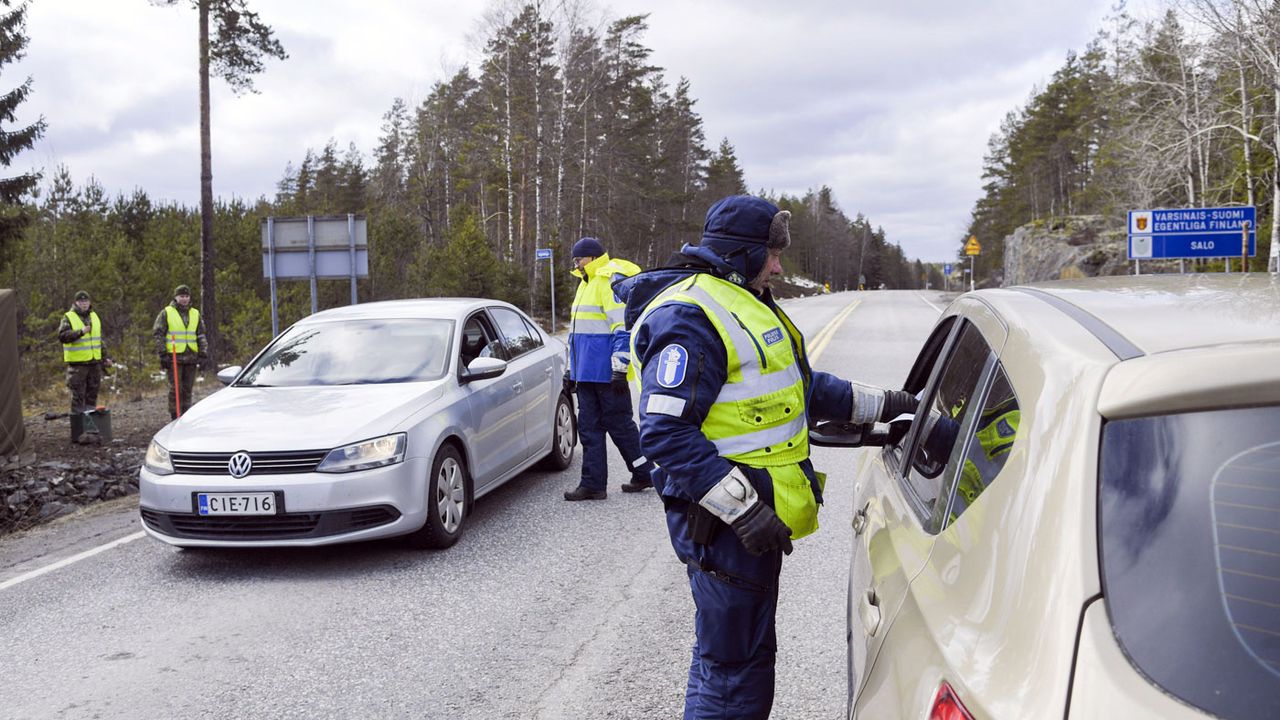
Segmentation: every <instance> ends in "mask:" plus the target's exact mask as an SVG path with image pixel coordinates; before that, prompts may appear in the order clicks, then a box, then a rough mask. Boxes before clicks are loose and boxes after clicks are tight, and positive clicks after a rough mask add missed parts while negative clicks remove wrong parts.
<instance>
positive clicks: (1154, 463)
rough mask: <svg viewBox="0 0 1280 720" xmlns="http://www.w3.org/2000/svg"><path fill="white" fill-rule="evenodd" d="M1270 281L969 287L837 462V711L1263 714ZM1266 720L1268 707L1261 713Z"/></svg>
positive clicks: (1275, 537)
mask: <svg viewBox="0 0 1280 720" xmlns="http://www.w3.org/2000/svg"><path fill="white" fill-rule="evenodd" d="M1278 361H1280V281H1277V280H1276V279H1275V278H1274V277H1272V276H1267V275H1259V274H1257V273H1255V274H1251V275H1240V274H1236V275H1216V276H1205V275H1185V276H1184V275H1160V276H1147V277H1114V278H1095V279H1091V280H1077V281H1060V282H1053V283H1045V284H1041V285H1033V286H1027V287H1012V288H1003V289H991V290H979V291H977V292H975V293H968V294H966V295H963V296H961V297H960V298H959V299H957V300H956V301H955V302H954V303H952V304H951V306H950V307H949V308H948V309H947V310H946V311H945V312H944V313H943V315H942V317H941V319H940V320H939V321H938V324H937V326H936V327H935V329H934V331H933V333H932V335H931V336H930V337H929V339H928V340H927V341H926V343H925V345H924V347H923V349H922V350H921V352H920V354H919V356H918V358H917V360H916V363H915V366H914V367H913V368H912V369H911V371H910V373H909V374H908V375H907V381H906V384H905V389H906V390H908V391H910V392H913V393H917V394H918V395H919V397H920V406H919V408H918V409H917V412H916V413H915V414H914V417H913V418H911V419H910V420H902V421H899V422H897V423H894V424H893V425H896V426H897V427H893V426H891V427H889V428H883V427H882V428H880V429H871V430H872V432H870V433H864V432H862V430H863V429H862V428H847V429H848V430H849V431H850V432H848V433H847V438H846V439H847V442H845V440H844V439H842V438H841V435H840V434H839V433H834V434H828V433H826V432H825V431H823V432H819V433H818V438H817V439H818V442H819V444H833V445H840V444H842V443H844V444H849V445H857V444H861V445H864V446H868V445H869V446H877V445H878V446H880V447H873V449H871V450H867V451H862V452H860V453H859V457H858V458H857V459H856V460H855V463H856V472H857V485H856V488H855V490H854V514H853V516H852V517H851V525H852V540H853V552H852V555H851V563H850V574H849V595H848V619H847V622H848V638H849V644H848V649H849V659H848V667H849V693H850V694H849V700H850V706H849V716H850V717H854V716H856V717H859V718H877V719H878V718H924V717H933V718H956V719H957V720H959V719H962V718H970V719H977V720H984V719H986V718H1019V719H1020V720H1027V719H1031V718H1046V719H1048V718H1053V719H1054V720H1063V719H1064V718H1066V719H1067V720H1075V719H1076V718H1125V720H1136V719H1143V720H1146V719H1150V720H1156V719H1157V718H1159V719H1160V720H1171V719H1174V718H1178V719H1181V718H1186V719H1187V720H1191V719H1192V718H1206V717H1220V718H1231V719H1232V720H1236V719H1240V720H1244V719H1246V718H1249V719H1252V718H1264V717H1266V718H1275V717H1280V700H1278V698H1280V362H1278ZM1267 708H1270V709H1269V710H1268V709H1267Z"/></svg>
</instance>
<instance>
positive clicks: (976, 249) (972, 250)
mask: <svg viewBox="0 0 1280 720" xmlns="http://www.w3.org/2000/svg"><path fill="white" fill-rule="evenodd" d="M964 254H965V255H981V254H982V243H980V242H978V238H976V237H974V236H973V235H970V236H969V242H966V243H965V244H964Z"/></svg>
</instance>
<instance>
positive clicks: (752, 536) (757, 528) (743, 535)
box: [729, 502, 792, 555]
mask: <svg viewBox="0 0 1280 720" xmlns="http://www.w3.org/2000/svg"><path fill="white" fill-rule="evenodd" d="M729 527H731V528H733V531H734V532H735V533H737V534H738V539H739V540H741V541H742V546H743V547H744V548H746V549H747V552H749V553H751V554H752V555H763V554H765V553H767V552H772V551H774V550H781V551H782V552H783V553H785V554H787V555H790V554H791V549H792V548H791V528H789V527H787V524H786V523H784V522H782V519H781V518H779V517H778V514H777V513H775V512H774V511H773V508H771V507H769V506H768V505H765V504H764V503H763V502H757V503H756V504H755V505H752V506H751V507H750V508H748V509H747V511H746V512H744V513H743V514H742V516H741V517H739V518H738V519H737V520H735V521H734V522H733V523H732V524H731V525H730V526H729Z"/></svg>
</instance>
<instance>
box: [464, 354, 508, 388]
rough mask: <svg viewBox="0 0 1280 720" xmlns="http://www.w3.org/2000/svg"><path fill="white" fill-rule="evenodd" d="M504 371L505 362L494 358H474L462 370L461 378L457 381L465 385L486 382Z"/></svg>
mask: <svg viewBox="0 0 1280 720" xmlns="http://www.w3.org/2000/svg"><path fill="white" fill-rule="evenodd" d="M506 371H507V361H506V360H502V359H500V358H495V357H481V358H476V359H475V360H472V361H471V362H470V363H469V364H468V365H467V367H466V368H464V369H463V370H462V377H461V378H459V381H460V382H462V383H463V384H466V383H469V382H475V381H476V380H488V379H489V378H496V377H498V376H499V375H501V374H502V373H504V372H506Z"/></svg>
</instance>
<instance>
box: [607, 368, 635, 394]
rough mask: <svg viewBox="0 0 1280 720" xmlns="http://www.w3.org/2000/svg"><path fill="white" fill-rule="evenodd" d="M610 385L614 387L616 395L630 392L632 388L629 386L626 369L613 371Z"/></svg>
mask: <svg viewBox="0 0 1280 720" xmlns="http://www.w3.org/2000/svg"><path fill="white" fill-rule="evenodd" d="M609 387H611V388H613V394H614V395H628V394H630V393H631V388H628V387H627V373H626V371H623V372H615V373H613V375H611V376H610V377H609Z"/></svg>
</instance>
